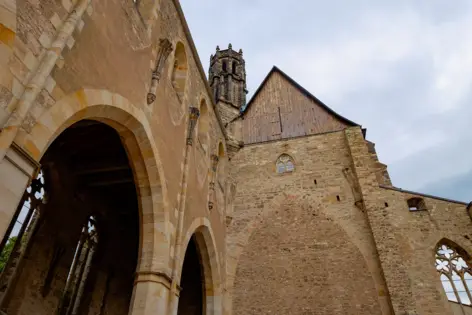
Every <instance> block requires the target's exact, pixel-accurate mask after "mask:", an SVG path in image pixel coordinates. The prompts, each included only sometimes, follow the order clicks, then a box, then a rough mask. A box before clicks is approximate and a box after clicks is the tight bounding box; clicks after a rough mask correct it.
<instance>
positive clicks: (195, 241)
mask: <svg viewBox="0 0 472 315" xmlns="http://www.w3.org/2000/svg"><path fill="white" fill-rule="evenodd" d="M183 244H186V246H185V247H183V253H182V256H181V257H185V258H184V261H182V262H180V263H181V265H180V269H179V271H180V274H179V275H178V277H179V279H180V283H181V287H182V291H181V293H180V298H179V310H178V313H177V314H178V315H183V314H186V313H185V306H184V305H183V304H182V303H188V301H189V299H188V296H187V297H186V296H185V293H184V292H185V284H186V283H187V286H189V285H190V286H191V287H192V284H193V285H194V287H193V288H194V289H197V286H198V285H201V290H202V291H201V294H202V295H201V300H200V301H199V302H200V303H201V307H202V308H201V312H199V313H200V314H203V315H216V314H221V312H222V288H221V270H220V261H219V257H218V252H217V251H216V243H215V237H214V234H213V230H212V229H211V225H210V222H209V220H208V219H207V218H197V219H195V220H194V221H193V222H192V224H191V225H190V227H189V228H188V229H187V233H186V235H185V238H184V242H183ZM189 251H193V254H195V251H196V254H197V257H193V258H194V260H193V262H194V264H193V265H192V264H189V263H188V262H190V263H191V262H192V260H191V258H192V257H189V256H188V255H187V253H188V252H189ZM189 258H190V259H189ZM195 258H198V266H196V265H195V264H196V263H197V261H195ZM186 260H187V263H186ZM188 268H192V269H191V270H199V272H200V277H201V278H200V279H196V278H194V279H190V280H194V282H193V283H189V281H186V280H185V279H184V278H185V273H186V272H185V271H186V270H185V269H187V273H186V274H187V275H189V274H190V273H189V272H188V271H189V269H188ZM187 280H188V277H187ZM196 282H198V283H196ZM187 292H189V291H188V287H187ZM193 297H194V298H195V296H193ZM194 301H195V300H194ZM187 305H188V304H187ZM192 314H193V313H192Z"/></svg>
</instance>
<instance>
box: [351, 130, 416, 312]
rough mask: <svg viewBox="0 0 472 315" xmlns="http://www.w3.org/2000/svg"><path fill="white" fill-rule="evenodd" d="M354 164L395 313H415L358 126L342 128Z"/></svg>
mask: <svg viewBox="0 0 472 315" xmlns="http://www.w3.org/2000/svg"><path fill="white" fill-rule="evenodd" d="M345 136H346V142H347V145H348V148H349V150H350V153H351V158H352V164H353V168H354V171H355V174H356V177H357V180H358V183H359V187H360V190H361V194H362V202H363V204H364V208H365V212H366V215H367V219H368V222H369V225H370V228H371V230H372V235H373V237H374V242H375V245H376V248H377V251H378V254H379V259H380V263H381V266H382V270H383V273H384V276H385V282H386V284H387V288H388V291H389V295H390V301H391V304H392V308H393V312H394V314H397V315H405V314H417V312H416V305H415V302H414V300H413V298H412V296H413V295H412V290H411V286H410V279H409V277H408V270H407V266H405V260H404V259H403V256H402V250H401V248H400V244H399V242H398V240H397V239H396V238H395V227H394V226H393V225H392V223H391V222H389V219H388V215H387V213H386V211H387V210H386V208H385V207H383V203H384V201H383V199H382V197H381V196H382V195H381V192H380V188H379V183H378V181H377V178H376V175H375V172H376V169H375V168H374V165H373V163H372V158H371V156H370V153H369V151H368V148H367V143H366V141H365V139H364V137H363V135H362V131H361V128H360V127H352V128H348V129H346V131H345Z"/></svg>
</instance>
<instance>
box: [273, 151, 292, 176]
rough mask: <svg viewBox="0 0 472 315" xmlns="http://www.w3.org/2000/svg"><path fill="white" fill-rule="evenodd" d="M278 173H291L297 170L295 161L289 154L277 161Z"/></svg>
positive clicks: (283, 155)
mask: <svg viewBox="0 0 472 315" xmlns="http://www.w3.org/2000/svg"><path fill="white" fill-rule="evenodd" d="M276 167H277V173H279V174H282V173H290V172H293V171H294V170H295V165H294V164H293V159H292V157H291V156H290V155H288V154H282V155H281V156H279V158H278V159H277V163H276Z"/></svg>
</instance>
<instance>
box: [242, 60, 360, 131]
mask: <svg viewBox="0 0 472 315" xmlns="http://www.w3.org/2000/svg"><path fill="white" fill-rule="evenodd" d="M275 72H277V73H279V74H280V75H282V77H283V78H284V79H286V80H287V81H288V82H289V83H290V84H292V85H293V86H294V87H295V88H296V89H298V90H299V91H300V92H301V93H302V94H304V95H305V96H306V97H308V98H309V99H311V100H312V101H314V102H315V103H317V104H319V105H320V106H321V107H322V108H323V109H325V110H326V111H327V112H328V113H330V114H332V115H333V116H334V117H336V118H338V119H339V120H341V121H342V122H344V123H345V124H347V125H350V126H360V125H359V124H357V123H355V122H353V121H351V120H349V119H347V118H345V117H343V116H341V115H339V114H338V113H336V112H335V111H334V110H332V109H331V108H329V107H328V106H327V105H326V104H325V103H323V102H322V101H320V100H319V99H318V98H316V97H315V96H314V95H313V94H311V93H310V92H308V91H307V90H306V89H305V88H304V87H303V86H301V85H300V84H298V83H297V82H296V81H295V80H293V79H292V78H291V77H289V76H288V75H287V74H286V73H285V72H283V71H282V70H280V69H279V68H277V66H273V67H272V69H271V70H270V71H269V73H268V74H267V76H266V77H265V79H264V80H263V81H262V83H261V85H259V87H258V88H257V90H256V92H255V93H254V95H253V96H252V97H251V99H250V100H249V102H248V103H247V105H246V107H245V108H244V111H243V112H242V114H241V116H244V114H245V113H246V112H247V110H248V108H249V107H250V106H251V104H252V103H253V102H254V100H255V99H256V97H257V95H258V94H259V92H260V91H262V89H263V88H264V86H265V85H266V83H267V81H269V78H270V77H271V76H272V74H274V73H275Z"/></svg>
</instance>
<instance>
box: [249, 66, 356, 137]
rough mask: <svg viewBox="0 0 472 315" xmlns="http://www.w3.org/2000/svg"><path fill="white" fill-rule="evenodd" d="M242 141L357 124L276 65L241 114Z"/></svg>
mask: <svg viewBox="0 0 472 315" xmlns="http://www.w3.org/2000/svg"><path fill="white" fill-rule="evenodd" d="M243 117H244V120H243V140H244V143H257V142H264V141H270V140H277V139H286V138H293V137H298V136H305V135H312V134H318V133H324V132H330V131H338V130H342V129H345V128H346V127H350V126H356V125H357V124H356V123H354V122H352V121H350V120H348V119H346V118H344V117H342V116H341V115H339V114H337V113H335V112H334V111H333V110H331V109H330V108H329V107H328V106H326V105H325V104H323V103H322V102H321V101H320V100H318V99H317V98H316V97H314V96H313V95H312V94H310V93H309V92H308V91H307V90H305V89H304V88H303V87H301V86H300V85H299V84H298V83H296V82H295V81H293V80H292V79H291V78H290V77H289V76H288V75H286V74H285V73H284V72H282V71H281V70H280V69H278V68H277V67H274V68H272V70H271V71H270V72H269V74H268V75H267V77H266V78H265V79H264V81H263V82H262V84H261V85H260V87H259V88H258V90H257V91H256V93H255V94H254V96H253V97H252V99H251V100H250V101H249V103H248V105H247V107H246V110H245V112H244V114H243Z"/></svg>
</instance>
